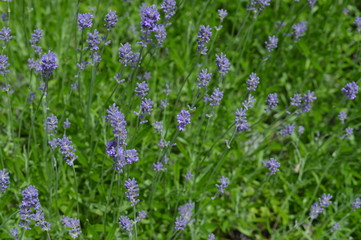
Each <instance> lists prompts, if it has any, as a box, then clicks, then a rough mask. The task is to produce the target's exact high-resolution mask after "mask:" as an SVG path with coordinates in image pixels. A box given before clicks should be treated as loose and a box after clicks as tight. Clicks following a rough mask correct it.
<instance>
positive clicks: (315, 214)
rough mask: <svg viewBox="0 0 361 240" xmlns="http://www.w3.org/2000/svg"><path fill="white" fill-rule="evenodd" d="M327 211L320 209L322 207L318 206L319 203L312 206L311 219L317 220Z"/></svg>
mask: <svg viewBox="0 0 361 240" xmlns="http://www.w3.org/2000/svg"><path fill="white" fill-rule="evenodd" d="M324 210H325V209H324V208H322V207H320V205H318V203H317V202H316V203H314V204H313V205H312V206H311V211H310V218H311V219H316V218H317V217H318V215H320V214H321V213H322V212H323V211H324Z"/></svg>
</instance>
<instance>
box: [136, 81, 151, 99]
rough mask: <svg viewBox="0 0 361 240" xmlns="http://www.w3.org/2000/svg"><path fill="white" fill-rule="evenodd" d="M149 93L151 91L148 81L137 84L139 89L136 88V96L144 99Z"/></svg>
mask: <svg viewBox="0 0 361 240" xmlns="http://www.w3.org/2000/svg"><path fill="white" fill-rule="evenodd" d="M148 91H149V87H148V84H147V82H146V81H143V82H141V83H137V87H136V88H135V94H136V95H137V96H138V97H140V98H144V97H145V96H147V94H148Z"/></svg>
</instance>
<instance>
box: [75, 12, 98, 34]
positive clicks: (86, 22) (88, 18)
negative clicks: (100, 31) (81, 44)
mask: <svg viewBox="0 0 361 240" xmlns="http://www.w3.org/2000/svg"><path fill="white" fill-rule="evenodd" d="M93 18H94V16H93V15H92V14H90V13H84V14H81V13H79V14H78V24H79V28H80V29H81V30H82V31H83V30H84V29H85V28H87V27H92V26H93V22H92V20H93Z"/></svg>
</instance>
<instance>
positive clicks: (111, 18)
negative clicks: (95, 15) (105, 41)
mask: <svg viewBox="0 0 361 240" xmlns="http://www.w3.org/2000/svg"><path fill="white" fill-rule="evenodd" d="M104 21H105V22H106V24H104V27H106V29H107V30H108V31H109V30H110V29H112V28H114V27H115V24H117V22H118V16H117V12H116V11H112V10H110V11H109V13H108V14H107V15H106V16H105V19H104Z"/></svg>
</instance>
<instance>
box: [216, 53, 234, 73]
mask: <svg viewBox="0 0 361 240" xmlns="http://www.w3.org/2000/svg"><path fill="white" fill-rule="evenodd" d="M216 65H217V71H218V72H219V73H220V75H221V76H222V77H223V76H224V75H226V74H227V72H228V71H229V69H230V68H229V67H230V66H231V63H230V62H229V61H228V59H227V57H226V54H224V53H221V54H220V55H216Z"/></svg>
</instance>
